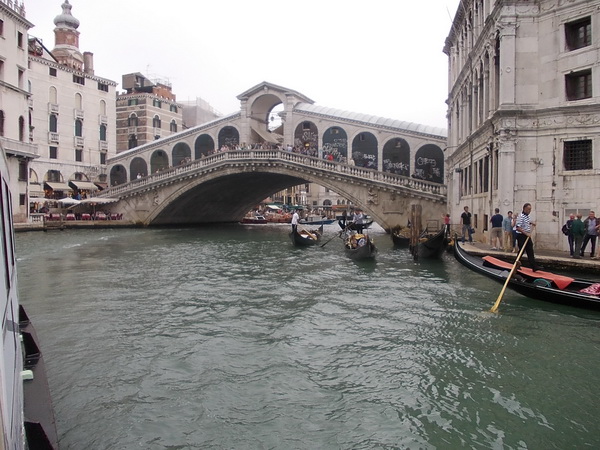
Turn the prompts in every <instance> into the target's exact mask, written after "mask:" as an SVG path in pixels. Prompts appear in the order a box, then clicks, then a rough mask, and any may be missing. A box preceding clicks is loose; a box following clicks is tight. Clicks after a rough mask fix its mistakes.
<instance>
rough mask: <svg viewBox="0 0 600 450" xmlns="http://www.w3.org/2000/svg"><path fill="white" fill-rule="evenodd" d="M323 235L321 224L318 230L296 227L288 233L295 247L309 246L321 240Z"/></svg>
mask: <svg viewBox="0 0 600 450" xmlns="http://www.w3.org/2000/svg"><path fill="white" fill-rule="evenodd" d="M322 236H323V225H321V226H320V227H319V229H318V230H305V229H303V228H300V229H296V231H292V232H291V233H290V239H291V240H292V244H294V246H295V247H310V246H311V245H315V244H318V243H319V242H321V237H322Z"/></svg>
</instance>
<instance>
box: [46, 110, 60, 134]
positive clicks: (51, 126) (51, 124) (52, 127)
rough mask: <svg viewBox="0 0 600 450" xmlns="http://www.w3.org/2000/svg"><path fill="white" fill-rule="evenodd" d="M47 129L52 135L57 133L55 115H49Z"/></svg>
mask: <svg viewBox="0 0 600 450" xmlns="http://www.w3.org/2000/svg"><path fill="white" fill-rule="evenodd" d="M48 128H49V129H50V131H51V132H52V133H57V132H58V117H57V116H56V114H50V118H49V123H48Z"/></svg>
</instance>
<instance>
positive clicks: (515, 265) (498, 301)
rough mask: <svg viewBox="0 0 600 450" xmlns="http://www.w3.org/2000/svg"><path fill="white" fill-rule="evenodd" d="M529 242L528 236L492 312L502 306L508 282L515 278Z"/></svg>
mask: <svg viewBox="0 0 600 450" xmlns="http://www.w3.org/2000/svg"><path fill="white" fill-rule="evenodd" d="M528 242H529V236H527V239H525V243H524V244H523V246H522V247H521V250H520V251H519V254H518V255H517V259H515V263H514V264H513V266H512V269H511V270H510V273H509V274H508V276H507V277H506V283H504V287H503V288H502V290H501V291H500V295H499V296H498V299H497V300H496V303H494V306H492V309H490V312H496V311H498V306H500V302H501V301H502V296H503V295H504V291H505V290H506V287H507V286H508V282H509V281H510V279H511V277H512V276H513V273H514V272H515V270H516V269H517V266H518V265H519V260H520V259H521V255H523V251H524V250H525V247H526V246H527V243H528Z"/></svg>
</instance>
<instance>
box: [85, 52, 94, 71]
mask: <svg viewBox="0 0 600 450" xmlns="http://www.w3.org/2000/svg"><path fill="white" fill-rule="evenodd" d="M83 71H84V72H85V73H87V74H88V75H94V54H93V53H92V52H83Z"/></svg>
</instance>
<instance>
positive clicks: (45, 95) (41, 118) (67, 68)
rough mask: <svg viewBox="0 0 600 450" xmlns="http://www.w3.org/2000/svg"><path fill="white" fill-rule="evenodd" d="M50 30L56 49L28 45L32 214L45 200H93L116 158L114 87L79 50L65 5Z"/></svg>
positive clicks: (37, 42)
mask: <svg viewBox="0 0 600 450" xmlns="http://www.w3.org/2000/svg"><path fill="white" fill-rule="evenodd" d="M62 8H63V12H62V14H60V15H58V16H56V18H55V19H54V24H55V25H56V28H55V29H54V35H55V47H54V49H53V50H48V49H47V48H46V47H45V46H44V44H43V42H42V41H41V40H39V39H37V38H34V37H30V39H29V70H28V72H29V78H30V81H31V93H32V104H33V106H32V109H31V113H32V125H33V139H34V142H36V143H37V144H38V153H39V158H37V159H36V160H35V161H34V162H32V164H31V167H30V172H29V196H30V199H29V200H30V202H29V206H30V211H32V212H33V211H35V210H36V209H37V207H38V205H39V204H41V203H42V202H43V201H44V199H47V198H50V199H59V198H64V197H67V196H76V195H88V196H89V195H93V194H94V192H95V191H97V190H98V189H100V188H102V187H104V186H105V185H106V184H107V174H106V161H107V159H108V158H109V157H111V156H113V155H115V154H116V130H115V122H116V115H115V110H116V107H115V97H116V83H115V82H114V81H111V80H108V79H105V78H101V77H98V76H96V75H95V73H94V67H93V54H92V53H90V52H85V53H83V54H82V53H81V51H80V50H79V32H78V31H77V28H78V27H79V21H78V20H77V19H76V18H75V17H73V15H72V14H71V5H70V4H69V2H68V0H65V2H64V3H63V5H62Z"/></svg>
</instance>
